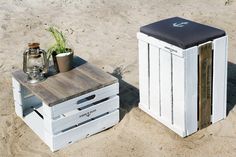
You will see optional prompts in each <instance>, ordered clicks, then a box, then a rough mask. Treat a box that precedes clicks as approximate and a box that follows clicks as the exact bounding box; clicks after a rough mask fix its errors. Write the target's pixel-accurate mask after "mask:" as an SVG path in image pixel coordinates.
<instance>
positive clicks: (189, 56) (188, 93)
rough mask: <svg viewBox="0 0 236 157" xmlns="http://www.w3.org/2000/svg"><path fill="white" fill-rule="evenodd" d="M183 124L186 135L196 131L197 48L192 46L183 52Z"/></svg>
mask: <svg viewBox="0 0 236 157" xmlns="http://www.w3.org/2000/svg"><path fill="white" fill-rule="evenodd" d="M184 67H185V69H184V71H185V79H184V80H185V86H184V89H185V103H184V105H185V123H186V126H185V127H186V131H187V135H190V134H192V133H194V132H196V131H197V128H198V122H197V106H198V105H197V102H198V95H197V94H198V92H197V91H198V47H197V46H194V47H192V48H189V49H187V50H186V52H185V65H184Z"/></svg>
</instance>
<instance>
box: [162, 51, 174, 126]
mask: <svg viewBox="0 0 236 157" xmlns="http://www.w3.org/2000/svg"><path fill="white" fill-rule="evenodd" d="M171 62H172V61H171V53H168V52H166V51H164V50H163V49H160V84H161V88H160V89H161V90H160V92H161V95H160V96H161V97H160V98H161V117H162V118H163V119H165V120H166V121H167V122H168V123H171V120H172V90H171V89H172V83H171Z"/></svg>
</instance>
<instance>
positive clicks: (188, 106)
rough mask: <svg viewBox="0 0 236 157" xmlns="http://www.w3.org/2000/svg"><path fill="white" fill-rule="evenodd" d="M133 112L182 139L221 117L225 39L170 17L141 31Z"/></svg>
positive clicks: (210, 29) (223, 109)
mask: <svg viewBox="0 0 236 157" xmlns="http://www.w3.org/2000/svg"><path fill="white" fill-rule="evenodd" d="M137 38H138V41H139V89H140V104H139V107H140V108H141V109H142V110H143V111H145V112H146V113H148V114H150V115H151V116H152V117H154V118H155V119H157V120H158V121H160V122H161V123H163V124H164V125H166V126H167V127H169V128H170V129H172V130H173V131H174V132H176V133H177V134H178V135H180V136H182V137H185V136H188V135H190V134H192V133H194V132H196V131H197V130H198V129H202V128H204V127H207V126H208V125H210V124H211V123H215V122H217V121H219V120H221V119H223V118H225V117H226V87H227V36H226V34H225V32H224V31H222V30H220V29H217V28H213V27H210V26H206V25H203V24H199V23H196V22H193V21H189V20H186V19H183V18H179V17H174V18H169V19H165V20H162V21H159V22H155V23H152V24H149V25H146V26H143V27H141V29H140V32H138V33H137Z"/></svg>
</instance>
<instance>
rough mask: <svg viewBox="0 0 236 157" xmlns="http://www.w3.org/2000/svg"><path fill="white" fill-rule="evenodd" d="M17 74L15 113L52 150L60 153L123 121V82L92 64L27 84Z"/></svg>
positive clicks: (15, 74) (14, 77) (19, 73)
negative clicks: (120, 109)
mask: <svg viewBox="0 0 236 157" xmlns="http://www.w3.org/2000/svg"><path fill="white" fill-rule="evenodd" d="M26 79H27V77H26V74H25V73H23V71H22V70H19V71H16V72H14V73H13V77H12V85H13V93H14V101H15V112H16V114H17V115H18V116H19V117H21V118H22V120H23V121H24V122H25V123H26V124H27V125H28V126H29V127H30V128H31V129H32V130H33V131H34V132H35V133H36V134H37V135H38V136H39V137H40V138H41V139H42V140H43V141H44V142H45V143H46V144H47V145H48V146H49V147H50V149H51V150H52V151H56V150H59V149H60V148H62V147H64V146H67V145H68V144H71V143H73V142H75V141H77V140H79V139H82V138H85V137H88V136H91V135H93V134H95V133H98V132H100V131H102V130H105V129H107V128H110V127H112V126H113V125H115V124H117V123H118V122H119V96H118V95H117V94H118V93H119V83H118V81H117V79H116V78H114V77H113V76H111V75H109V74H107V73H105V72H103V71H102V70H99V69H98V68H96V67H94V66H92V65H91V64H89V63H85V64H83V65H80V66H79V67H77V68H74V69H73V70H71V71H69V72H65V73H59V74H57V75H54V76H50V77H48V78H47V79H46V80H45V81H43V82H40V83H37V84H29V83H27V80H26Z"/></svg>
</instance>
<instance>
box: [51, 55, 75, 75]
mask: <svg viewBox="0 0 236 157" xmlns="http://www.w3.org/2000/svg"><path fill="white" fill-rule="evenodd" d="M52 57H53V62H54V67H55V69H56V71H57V72H66V71H69V70H71V69H72V68H73V52H66V53H61V54H56V53H53V55H52Z"/></svg>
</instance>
